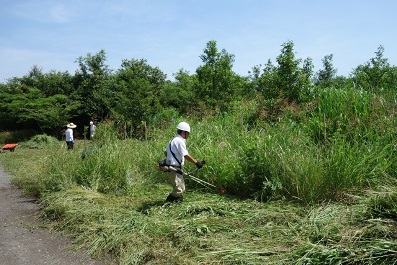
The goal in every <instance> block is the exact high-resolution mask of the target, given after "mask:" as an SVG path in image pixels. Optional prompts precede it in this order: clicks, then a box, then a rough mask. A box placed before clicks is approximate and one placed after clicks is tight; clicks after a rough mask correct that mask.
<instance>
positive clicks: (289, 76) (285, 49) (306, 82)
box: [276, 41, 313, 102]
mask: <svg viewBox="0 0 397 265" xmlns="http://www.w3.org/2000/svg"><path fill="white" fill-rule="evenodd" d="M276 60H277V63H278V67H277V70H276V75H277V81H276V83H277V87H278V89H279V90H280V91H281V92H282V93H283V94H284V95H285V97H286V98H288V100H289V101H290V102H292V101H294V100H296V101H299V100H300V97H301V94H302V91H304V90H307V89H308V88H309V86H310V84H311V82H310V76H311V75H312V69H313V67H312V63H311V59H306V60H305V63H304V67H303V68H300V66H299V65H300V64H301V62H302V60H301V59H295V53H294V43H293V42H292V41H288V42H286V43H284V44H283V45H282V49H281V54H280V55H279V56H278V57H277V59H276Z"/></svg>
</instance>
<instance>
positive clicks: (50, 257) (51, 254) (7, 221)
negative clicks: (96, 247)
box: [0, 165, 110, 265]
mask: <svg viewBox="0 0 397 265" xmlns="http://www.w3.org/2000/svg"><path fill="white" fill-rule="evenodd" d="M39 210H40V208H39V205H38V204H37V203H35V201H34V200H33V199H31V198H25V197H23V196H21V193H20V192H19V190H18V189H16V188H15V187H13V186H12V185H11V183H10V175H9V174H8V173H7V172H6V171H5V170H4V168H3V167H2V166H1V165H0V264H12V265H25V264H29V265H36V264H37V265H42V264H49V265H57V264H59V265H60V264H62V265H65V264H68V265H74V264H76V265H77V264H78V265H83V264H84V265H102V264H110V263H109V262H102V261H97V260H93V259H91V258H90V257H89V256H87V255H86V254H85V253H83V252H82V251H79V252H75V251H72V250H71V242H70V241H69V240H68V239H66V238H63V237H61V236H59V235H57V234H52V233H50V232H49V231H48V230H46V229H43V228H42V222H41V221H40V219H39V218H38V212H39Z"/></svg>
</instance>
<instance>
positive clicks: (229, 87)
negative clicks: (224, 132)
mask: <svg viewBox="0 0 397 265" xmlns="http://www.w3.org/2000/svg"><path fill="white" fill-rule="evenodd" d="M200 59H201V60H202V62H203V63H204V65H202V66H199V67H198V68H197V69H196V74H197V83H196V86H195V90H196V96H197V97H198V99H200V100H202V101H204V102H205V103H206V104H207V106H209V107H214V106H216V105H223V106H226V105H227V104H228V103H229V102H231V101H232V100H234V99H236V97H237V96H239V95H240V94H241V88H242V83H241V80H240V78H239V77H238V76H237V75H236V74H235V73H234V72H233V70H232V68H233V63H234V55H232V54H229V53H227V52H226V50H224V49H222V51H220V52H219V51H218V48H217V44H216V41H214V40H212V41H209V42H208V43H207V46H206V48H205V49H204V53H203V54H202V55H200Z"/></svg>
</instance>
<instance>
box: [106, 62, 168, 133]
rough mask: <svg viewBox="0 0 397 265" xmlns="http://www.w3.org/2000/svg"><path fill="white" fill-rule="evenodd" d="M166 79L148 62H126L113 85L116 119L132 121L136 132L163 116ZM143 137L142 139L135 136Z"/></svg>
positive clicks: (113, 105) (113, 111)
mask: <svg viewBox="0 0 397 265" xmlns="http://www.w3.org/2000/svg"><path fill="white" fill-rule="evenodd" d="M165 78H166V75H165V74H164V73H162V72H161V71H160V69H159V68H157V67H151V66H150V65H148V64H147V62H146V60H143V59H142V60H134V59H132V60H124V61H123V64H122V68H121V69H120V70H118V72H117V76H116V80H115V81H116V82H115V84H113V89H112V91H113V92H114V95H113V96H112V97H111V99H113V102H110V100H108V102H109V104H111V105H110V106H111V107H110V109H111V110H112V113H113V115H114V116H115V117H118V118H119V119H120V120H122V121H129V122H130V123H131V125H132V127H133V128H134V129H137V128H138V127H139V126H140V125H141V124H142V122H147V121H149V120H150V118H151V117H152V116H153V115H155V114H156V113H159V112H161V110H162V106H161V105H160V95H161V93H162V91H163V90H164V85H165ZM136 136H137V137H141V136H142V135H136Z"/></svg>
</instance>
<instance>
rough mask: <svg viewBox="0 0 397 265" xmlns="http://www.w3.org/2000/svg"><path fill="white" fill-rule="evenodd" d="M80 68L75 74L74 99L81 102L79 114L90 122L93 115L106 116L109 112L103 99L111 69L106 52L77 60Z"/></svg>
mask: <svg viewBox="0 0 397 265" xmlns="http://www.w3.org/2000/svg"><path fill="white" fill-rule="evenodd" d="M76 62H77V63H78V65H79V69H78V70H77V71H76V74H75V76H74V83H75V87H76V90H75V92H74V93H73V94H72V97H71V98H72V100H74V101H79V102H81V105H80V106H81V107H80V108H79V110H78V113H77V115H78V116H79V117H80V120H82V121H84V122H85V123H88V121H89V120H91V119H92V117H98V118H99V119H103V118H105V117H106V116H107V115H108V114H109V110H108V108H107V107H106V104H105V103H104V101H103V99H104V98H105V95H106V94H107V91H106V88H105V83H106V80H107V79H108V78H109V76H110V74H111V71H110V70H109V67H108V66H107V65H106V54H105V51H104V50H100V51H99V52H98V53H97V54H95V55H91V54H90V53H88V54H87V56H86V57H79V58H78V59H77V61H76Z"/></svg>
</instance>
